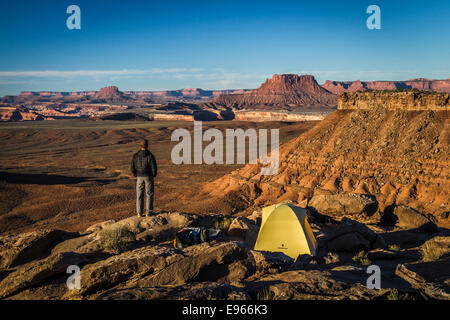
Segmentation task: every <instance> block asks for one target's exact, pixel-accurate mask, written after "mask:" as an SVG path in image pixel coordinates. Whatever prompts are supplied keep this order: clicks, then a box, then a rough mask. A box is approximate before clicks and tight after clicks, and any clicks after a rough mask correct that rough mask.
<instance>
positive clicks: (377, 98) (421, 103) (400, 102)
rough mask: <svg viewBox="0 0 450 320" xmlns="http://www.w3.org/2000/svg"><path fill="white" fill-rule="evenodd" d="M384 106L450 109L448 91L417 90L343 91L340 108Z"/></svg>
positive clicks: (391, 107)
mask: <svg viewBox="0 0 450 320" xmlns="http://www.w3.org/2000/svg"><path fill="white" fill-rule="evenodd" d="M376 107H384V108H387V109H402V110H449V108H450V95H449V94H448V93H436V92H415V91H364V92H341V93H339V96H338V110H355V109H373V108H376Z"/></svg>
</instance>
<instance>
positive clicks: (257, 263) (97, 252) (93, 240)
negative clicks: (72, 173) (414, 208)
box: [0, 199, 450, 300]
mask: <svg viewBox="0 0 450 320" xmlns="http://www.w3.org/2000/svg"><path fill="white" fill-rule="evenodd" d="M330 201H331V200H330V199H328V200H327V201H323V203H322V204H323V205H326V204H327V203H328V204H330ZM330 205H331V204H330ZM317 207H318V209H319V210H317V211H316V210H308V220H309V221H310V224H311V227H312V229H313V232H314V233H315V235H316V238H317V240H318V252H317V255H316V256H314V257H313V256H309V255H301V256H299V257H298V258H297V259H296V260H295V261H294V260H293V259H291V258H289V257H287V256H285V255H283V254H281V253H270V252H261V251H255V250H253V246H254V242H255V239H256V237H257V234H258V231H259V230H258V229H259V223H260V218H261V216H260V211H259V210H256V211H255V212H254V213H253V214H252V215H250V216H248V217H235V218H233V219H231V218H229V217H228V218H227V217H224V216H220V215H203V216H200V215H195V214H186V213H168V212H160V213H158V214H156V215H154V216H152V217H145V218H138V217H130V218H127V219H124V220H121V221H114V220H110V221H105V222H102V223H97V224H95V225H93V226H91V227H89V228H88V229H87V230H85V231H84V232H80V233H68V232H64V231H59V230H41V231H35V232H31V233H26V234H20V235H14V236H3V237H1V238H0V249H1V250H0V252H1V254H0V270H1V271H0V298H1V299H205V300H208V299H333V300H335V299H366V300H368V299H449V298H450V295H449V294H450V291H449V286H450V274H449V270H450V268H449V262H450V260H449V252H450V250H449V244H450V242H449V239H450V238H449V237H448V236H449V234H448V230H446V229H437V228H435V229H417V228H416V229H411V228H392V227H383V226H381V225H376V224H364V223H361V222H357V221H355V220H352V219H349V218H347V217H344V218H343V219H341V221H340V222H336V221H335V222H332V221H331V220H329V219H328V220H327V219H323V217H324V214H325V213H326V212H327V211H330V210H327V209H326V208H321V207H319V206H317ZM334 208H337V206H336V205H335V206H334ZM333 210H334V209H333ZM318 211H321V212H323V213H320V212H318ZM331 211H332V210H331ZM403 214H404V215H407V213H403ZM405 219H406V218H405ZM187 226H204V227H216V228H217V227H220V228H222V229H223V230H224V231H225V232H226V237H225V239H224V240H223V241H219V242H217V241H216V242H211V243H202V244H198V245H193V246H190V247H187V248H185V249H175V248H174V247H173V244H172V240H173V237H174V234H175V232H176V231H177V230H178V229H179V228H182V227H187ZM371 264H375V265H377V266H379V267H380V270H381V288H380V289H378V290H377V289H369V288H368V287H367V286H366V282H367V278H368V277H369V274H367V266H368V265H371ZM72 265H76V266H78V267H79V268H80V269H81V272H80V276H81V278H80V288H79V289H72V290H69V289H68V287H67V284H66V283H67V279H68V277H69V274H67V268H68V267H69V266H72Z"/></svg>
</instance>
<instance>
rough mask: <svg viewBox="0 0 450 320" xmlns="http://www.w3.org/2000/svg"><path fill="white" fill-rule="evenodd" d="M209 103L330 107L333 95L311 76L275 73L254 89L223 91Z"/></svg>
mask: <svg viewBox="0 0 450 320" xmlns="http://www.w3.org/2000/svg"><path fill="white" fill-rule="evenodd" d="M212 104H213V105H216V106H224V107H228V108H231V109H238V110H239V109H246V108H249V109H258V108H263V109H264V108H270V109H279V108H282V109H283V108H287V109H296V108H297V107H308V108H332V107H335V106H336V96H335V95H334V94H332V93H331V92H329V91H328V90H325V89H324V88H322V87H321V86H320V85H319V84H318V83H317V82H316V80H315V78H314V76H312V75H300V76H299V75H297V74H282V75H278V74H275V75H274V76H273V77H272V78H271V79H267V80H266V81H265V82H264V83H263V84H262V85H261V86H260V87H259V88H257V89H255V90H251V91H249V92H245V93H243V94H232V95H231V94H224V95H221V96H219V97H217V98H216V99H214V101H212Z"/></svg>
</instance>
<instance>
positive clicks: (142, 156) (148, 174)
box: [131, 139, 158, 217]
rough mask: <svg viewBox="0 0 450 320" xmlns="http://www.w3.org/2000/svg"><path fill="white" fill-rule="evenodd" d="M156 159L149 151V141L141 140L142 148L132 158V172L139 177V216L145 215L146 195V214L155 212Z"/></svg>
mask: <svg viewBox="0 0 450 320" xmlns="http://www.w3.org/2000/svg"><path fill="white" fill-rule="evenodd" d="M157 170H158V168H157V166H156V160H155V157H154V156H153V154H152V153H151V152H150V151H148V141H147V140H145V139H144V140H142V141H141V150H139V151H138V152H137V153H135V154H134V155H133V160H131V172H132V173H133V176H135V177H137V181H136V211H137V214H138V217H143V216H144V197H145V195H147V199H146V200H147V201H146V202H145V211H146V215H147V216H150V215H151V214H152V213H153V196H154V181H153V178H155V177H156V173H157Z"/></svg>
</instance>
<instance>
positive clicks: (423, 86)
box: [322, 78, 450, 94]
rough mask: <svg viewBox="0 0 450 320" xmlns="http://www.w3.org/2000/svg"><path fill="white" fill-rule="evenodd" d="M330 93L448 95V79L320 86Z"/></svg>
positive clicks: (333, 83)
mask: <svg viewBox="0 0 450 320" xmlns="http://www.w3.org/2000/svg"><path fill="white" fill-rule="evenodd" d="M322 87H323V88H325V89H327V90H328V91H330V92H333V93H335V94H338V93H340V92H347V91H349V92H355V91H365V90H396V89H418V90H425V91H434V92H448V93H450V79H446V80H430V79H424V78H419V79H411V80H406V81H360V80H356V81H331V80H327V81H325V83H324V84H323V85H322Z"/></svg>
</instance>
